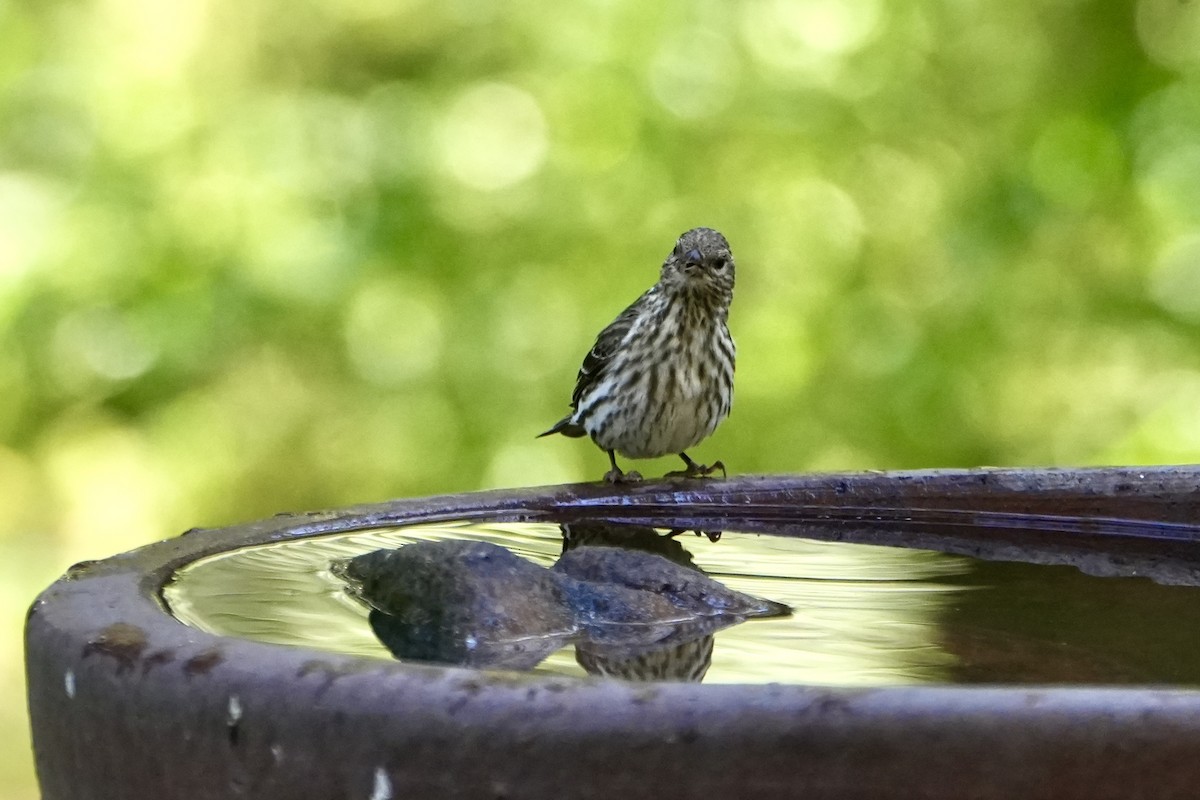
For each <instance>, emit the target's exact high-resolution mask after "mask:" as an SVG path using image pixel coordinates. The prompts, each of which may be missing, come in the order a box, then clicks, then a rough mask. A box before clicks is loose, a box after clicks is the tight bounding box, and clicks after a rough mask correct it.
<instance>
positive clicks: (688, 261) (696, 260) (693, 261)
mask: <svg viewBox="0 0 1200 800" xmlns="http://www.w3.org/2000/svg"><path fill="white" fill-rule="evenodd" d="M700 261H701V259H700V251H699V250H695V249H692V250H688V251H687V252H686V253H684V254H683V264H684V266H686V267H698V266H700Z"/></svg>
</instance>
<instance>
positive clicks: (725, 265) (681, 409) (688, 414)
mask: <svg viewBox="0 0 1200 800" xmlns="http://www.w3.org/2000/svg"><path fill="white" fill-rule="evenodd" d="M733 283H734V263H733V254H732V252H730V249H729V243H728V242H727V241H725V237H724V236H722V235H721V234H720V233H718V232H717V231H715V230H713V229H712V228H694V229H692V230H690V231H688V232H687V233H685V234H683V235H682V236H680V237H679V241H678V242H677V243H676V244H675V249H674V250H672V251H671V254H670V255H669V256H667V259H666V261H665V262H663V266H662V272H661V274H660V277H659V280H658V283H656V284H655V285H654V286H652V287H650V289H648V290H647V291H646V292H645V293H644V294H643V295H642V296H641V297H639V298H638V299H637V300H636V301H634V303H633V304H632V305H630V306H629V308H627V309H625V310H624V311H623V312H621V314H620V316H618V317H617V318H616V319H615V320H613V322H612V323H611V324H610V325H609V326H608V327H606V328H605V329H604V330H603V331H601V332H600V335H599V336H598V337H597V339H596V343H595V345H593V346H592V349H591V351H590V352H589V353H588V354H587V357H586V358H584V360H583V366H582V367H580V369H579V375H578V377H577V378H576V380H575V391H574V393H573V394H572V395H571V409H572V412H571V413H570V414H568V415H567V416H566V417H563V418H562V419H561V420H559V421H558V422H557V423H556V424H555V425H554V427H552V428H551V429H550V430H548V431H546V432H545V433H543V434H541V435H542V436H548V435H550V434H552V433H561V434H563V435H564V436H572V437H578V436H584V435H587V436H590V437H591V439H592V441H594V442H595V443H596V445H597V446H599V447H600V449H602V450H604V451H605V452H607V453H608V458H609V462H610V464H611V465H612V469H611V470H610V471H609V472H608V473H607V474H606V475H605V476H604V477H605V480H608V481H610V482H612V483H617V482H622V481H632V480H640V479H641V476H640V475H638V473H636V472H628V473H626V472H622V471H621V469H620V467H618V466H617V460H616V456H615V453H620V454H621V455H623V456H626V457H627V458H657V457H658V456H663V455H667V454H670V453H678V454H679V456H680V458H682V459H683V462H684V464H685V465H686V468H685V469H684V470H682V471H680V472H672V473H669V474H670V475H683V476H686V477H696V476H699V475H708V474H711V473H712V472H714V471H716V470H718V469H719V470H721V472H722V473H724V471H725V466H724V465H723V464H722V463H721V462H719V461H717V462H714V463H713V465H712V466H711V467H708V466H704V465H701V464H697V463H696V462H694V461H693V460H692V459H691V458H689V457H688V455H687V453H686V452H685V451H686V450H687V449H688V448H689V447H692V446H694V445H696V444H698V443H699V442H701V441H703V440H704V439H706V438H707V437H708V436H709V435H710V434H712V432H713V431H714V430H716V427H717V425H719V424H720V422H721V420H723V419H725V417H726V416H728V415H729V409H730V406H731V405H732V403H733V370H734V358H735V354H736V350H735V348H734V344H733V338H732V337H731V336H730V335H729V327H728V325H727V319H728V316H729V304H730V302H731V301H732V299H733Z"/></svg>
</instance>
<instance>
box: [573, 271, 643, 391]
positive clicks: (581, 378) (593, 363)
mask: <svg viewBox="0 0 1200 800" xmlns="http://www.w3.org/2000/svg"><path fill="white" fill-rule="evenodd" d="M652 291H654V289H649V290H647V291H646V293H645V294H643V295H642V296H641V297H639V298H638V299H637V300H635V301H633V303H632V304H631V305H630V306H629V308H627V309H625V310H624V311H622V312H621V314H620V315H619V316H618V317H617V318H616V319H614V320H613V321H612V322H611V323H609V325H608V327H607V328H605V329H604V330H602V331H600V335H599V336H597V337H596V343H595V344H594V345H592V349H591V350H589V351H588V354H587V356H585V357H584V359H583V366H582V367H580V368H579V374H578V375H577V376H576V377H575V391H574V392H572V393H571V408H579V400H580V398H582V397H583V396H584V394H586V393H587V391H588V389H590V388H591V387H593V386H595V385H596V384H597V383H598V382H599V381H600V380H601V379H602V378H603V377H604V373H605V370H606V369H607V368H608V365H609V364H610V363H611V362H612V357H613V355H614V354H615V353H616V352H617V350H618V349H619V348H620V346H621V342H622V341H624V339H625V335H626V334H628V333H629V329H630V328H632V327H633V321H634V320H635V319H637V316H638V313H639V309H640V308H641V307H642V305H643V304H644V303H645V301H646V298H647V296H648V295H649V294H650V292H652Z"/></svg>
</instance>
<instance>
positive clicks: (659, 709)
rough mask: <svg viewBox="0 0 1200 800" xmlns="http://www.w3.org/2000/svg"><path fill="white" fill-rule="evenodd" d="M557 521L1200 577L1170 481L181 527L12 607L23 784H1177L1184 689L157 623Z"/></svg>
mask: <svg viewBox="0 0 1200 800" xmlns="http://www.w3.org/2000/svg"><path fill="white" fill-rule="evenodd" d="M577 519H591V520H595V519H600V520H607V521H612V522H633V523H637V524H641V525H651V526H655V527H659V528H688V529H700V530H708V531H713V530H737V531H747V532H758V533H764V534H771V535H778V536H803V537H805V538H809V539H823V540H830V541H844V542H857V543H867V544H877V545H888V546H894V547H907V548H920V549H925V550H938V551H943V552H947V553H957V554H965V555H970V556H973V557H976V558H982V559H991V560H1007V561H1024V562H1030V563H1036V564H1066V565H1072V566H1075V567H1077V568H1079V569H1081V570H1083V571H1085V572H1088V573H1091V574H1093V575H1105V576H1119V575H1143V576H1147V577H1150V578H1152V579H1154V580H1155V581H1158V582H1160V583H1167V584H1176V585H1185V586H1195V585H1200V468H1194V467H1156V468H1143V469H1138V468H1117V469H1091V470H970V471H926V472H907V473H900V472H896V473H855V474H833V475H800V476H764V477H741V478H733V479H729V480H712V481H674V482H666V481H657V482H647V483H645V484H642V485H638V486H635V487H632V488H630V487H621V488H619V489H616V488H612V487H608V486H604V485H599V484H586V485H572V486H557V487H545V488H538V489H521V490H512V491H495V492H484V493H477V494H465V495H453V496H445V497H434V498H423V499H412V500H398V501H394V502H389V503H381V504H378V505H371V506H359V507H354V508H346V509H340V510H336V511H329V512H314V513H307V514H289V515H280V516H276V517H274V518H272V519H268V520H263V521H261V522H255V523H251V524H247V525H240V526H236V527H230V528H223V529H212V530H201V529H195V530H192V531H188V532H187V533H186V534H184V535H182V536H179V537H177V538H174V539H170V540H166V541H163V542H158V543H156V544H152V545H149V546H146V547H143V548H141V549H138V550H135V551H132V552H130V553H125V554H122V555H119V556H115V557H113V558H109V559H106V560H104V561H98V562H86V563H82V564H78V565H75V566H74V567H72V568H71V569H70V570H69V571H68V572H67V574H66V575H64V576H63V577H62V578H61V579H60V580H59V581H57V582H56V583H54V584H53V585H52V586H50V587H49V588H48V589H47V590H46V591H45V592H43V593H42V595H41V596H40V597H38V599H37V600H36V602H35V603H34V604H33V606H32V608H31V609H30V612H29V618H28V623H27V626H26V660H27V670H28V686H29V710H30V716H31V721H32V729H33V743H34V749H35V758H36V762H37V771H38V776H39V780H40V782H41V787H42V791H43V796H44V797H45V798H47V800H58V799H59V798H62V799H64V800H65V799H66V798H73V799H76V800H78V799H79V798H93V797H94V798H138V800H141V799H142V798H189V799H190V798H229V797H243V796H244V797H253V798H261V799H263V800H268V799H270V798H289V799H290V800H301V799H303V798H314V799H315V798H321V800H328V799H329V798H362V799H363V800H386V799H387V798H493V799H494V800H499V799H500V798H524V799H533V798H556V799H557V798H562V797H576V798H597V800H600V799H601V798H603V799H604V800H610V798H622V799H623V800H628V799H634V798H647V799H649V798H670V797H697V796H707V797H715V798H782V797H806V798H824V797H831V798H832V797H839V798H879V797H889V798H908V797H911V798H961V797H972V798H999V797H1023V798H1038V797H1047V798H1049V797H1055V798H1074V797H1078V798H1089V800H1094V799H1095V798H1136V797H1156V798H1164V797H1194V796H1196V794H1197V792H1198V791H1200V790H1198V789H1197V787H1200V758H1197V757H1196V755H1197V754H1198V753H1200V691H1197V690H1195V689H1192V688H1185V687H1172V686H1161V685H1159V686H1132V687H1131V686H1124V687H1115V686H1091V685H1077V686H1005V685H982V686H979V685H974V686H958V685H947V686H938V685H925V686H896V687H882V688H869V689H862V688H855V689H849V688H845V689H843V688H829V687H811V686H803V685H777V684H771V685H704V684H694V683H632V682H625V681H621V680H613V679H600V678H578V679H576V678H571V677H568V676H557V675H545V674H537V673H517V672H484V671H476V670H471V669H464V668H455V667H438V666H428V665H415V664H402V663H391V662H387V661H382V660H379V659H370V658H362V657H354V656H341V655H337V654H334V653H329V652H321V651H316V650H307V649H304V648H299V647H287V646H280V645H270V644H264V643H260V642H255V641H250V640H245V639H236V638H230V637H222V636H214V635H211V634H208V633H205V632H203V631H201V630H199V629H197V628H193V627H189V626H187V625H184V624H182V623H181V622H179V621H177V620H176V619H175V618H174V617H172V616H171V615H170V613H169V612H168V610H167V608H166V606H165V604H164V601H163V595H162V592H163V587H164V585H165V584H167V583H168V582H169V581H170V580H171V578H172V576H173V574H174V573H175V571H176V570H178V569H179V568H181V567H183V566H185V565H187V564H189V563H192V562H194V561H195V560H197V559H199V558H203V557H207V556H211V555H214V554H218V553H222V552H225V551H230V550H234V549H237V548H241V547H245V546H248V545H253V544H259V543H264V542H271V541H281V540H289V539H296V538H303V537H313V536H320V535H323V534H330V533H337V532H344V531H352V530H365V529H372V528H379V527H392V526H397V525H406V524H415V523H419V522H431V521H438V520H488V521H549V522H556V523H562V522H571V521H572V520H577ZM714 546H717V547H719V546H720V544H719V543H718V544H716V545H714ZM1197 637H1198V638H1200V633H1197Z"/></svg>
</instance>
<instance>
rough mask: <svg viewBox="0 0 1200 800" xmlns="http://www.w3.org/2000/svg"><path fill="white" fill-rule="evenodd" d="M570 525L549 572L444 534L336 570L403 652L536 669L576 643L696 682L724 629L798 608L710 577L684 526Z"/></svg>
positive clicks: (578, 649)
mask: <svg viewBox="0 0 1200 800" xmlns="http://www.w3.org/2000/svg"><path fill="white" fill-rule="evenodd" d="M560 528H561V531H562V537H563V550H562V554H561V556H560V558H559V560H558V562H557V563H556V564H555V565H554V566H553V567H552V568H550V569H546V568H545V567H542V566H540V565H538V564H535V563H533V562H532V561H529V560H527V559H524V558H521V557H520V556H517V555H515V554H513V553H512V552H510V551H508V550H507V549H505V548H503V547H500V546H499V545H495V544H490V543H487V542H479V541H465V540H443V541H436V542H433V541H427V542H414V543H412V544H408V545H405V546H403V547H399V548H394V549H385V550H376V551H374V552H371V553H366V554H364V555H361V556H357V557H355V558H352V559H349V560H347V561H344V562H341V563H339V564H336V565H334V570H335V572H337V574H338V575H340V576H341V577H342V578H343V579H344V580H345V581H346V582H347V585H348V591H349V592H350V593H351V594H352V595H353V596H355V597H357V598H358V599H359V600H361V601H362V602H363V603H365V604H366V605H367V606H368V607H369V609H370V613H369V620H370V624H371V628H372V630H373V631H374V633H375V635H376V636H377V637H378V638H379V639H380V641H382V642H383V644H384V645H385V646H386V647H387V648H388V649H389V650H390V651H391V652H392V654H393V655H394V656H396V657H397V658H399V659H402V660H405V661H410V660H415V661H426V662H434V663H441V664H454V665H460V666H468V667H475V668H487V669H519V670H528V669H533V668H534V667H535V666H536V665H537V664H539V663H540V662H541V661H542V660H544V659H545V658H546V657H547V656H549V655H550V654H551V653H553V652H554V651H556V650H558V649H559V648H561V647H563V646H565V645H566V644H569V643H574V645H575V653H576V660H577V661H578V663H579V664H580V666H582V667H583V668H584V669H585V670H586V671H587V672H588V673H591V674H595V675H606V676H611V677H619V678H624V679H626V680H641V681H651V680H666V681H693V682H695V681H700V680H702V679H703V678H704V675H705V673H706V672H707V670H708V667H709V664H710V663H711V661H712V652H713V634H714V633H715V632H716V631H718V630H720V629H722V628H726V627H728V626H730V625H735V624H737V623H740V622H743V621H745V620H747V619H750V618H753V617H772V616H781V615H785V614H787V613H790V610H789V609H788V608H787V606H784V605H782V604H779V603H775V602H772V601H770V600H763V599H759V598H756V597H752V596H750V595H746V594H743V593H741V592H736V591H733V590H732V589H729V588H728V587H725V586H724V585H722V584H721V583H719V582H717V581H715V580H713V579H711V578H709V577H708V576H706V575H704V573H703V572H702V571H701V570H700V569H699V568H698V567H697V566H696V565H695V563H694V562H693V561H692V557H691V554H690V553H688V552H687V550H685V549H684V547H683V546H682V544H680V542H679V541H677V540H676V539H675V538H674V534H677V533H679V532H680V531H672V532H671V533H670V534H660V533H658V532H657V531H655V530H654V529H653V528H649V527H644V526H635V525H626V524H621V525H616V524H612V523H608V522H599V521H590V520H588V521H576V522H571V523H565V524H563V525H561V526H560ZM705 535H707V536H708V537H709V538H710V540H714V541H715V538H714V534H713V533H712V532H705ZM719 536H720V534H719V533H717V534H715V537H719Z"/></svg>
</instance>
